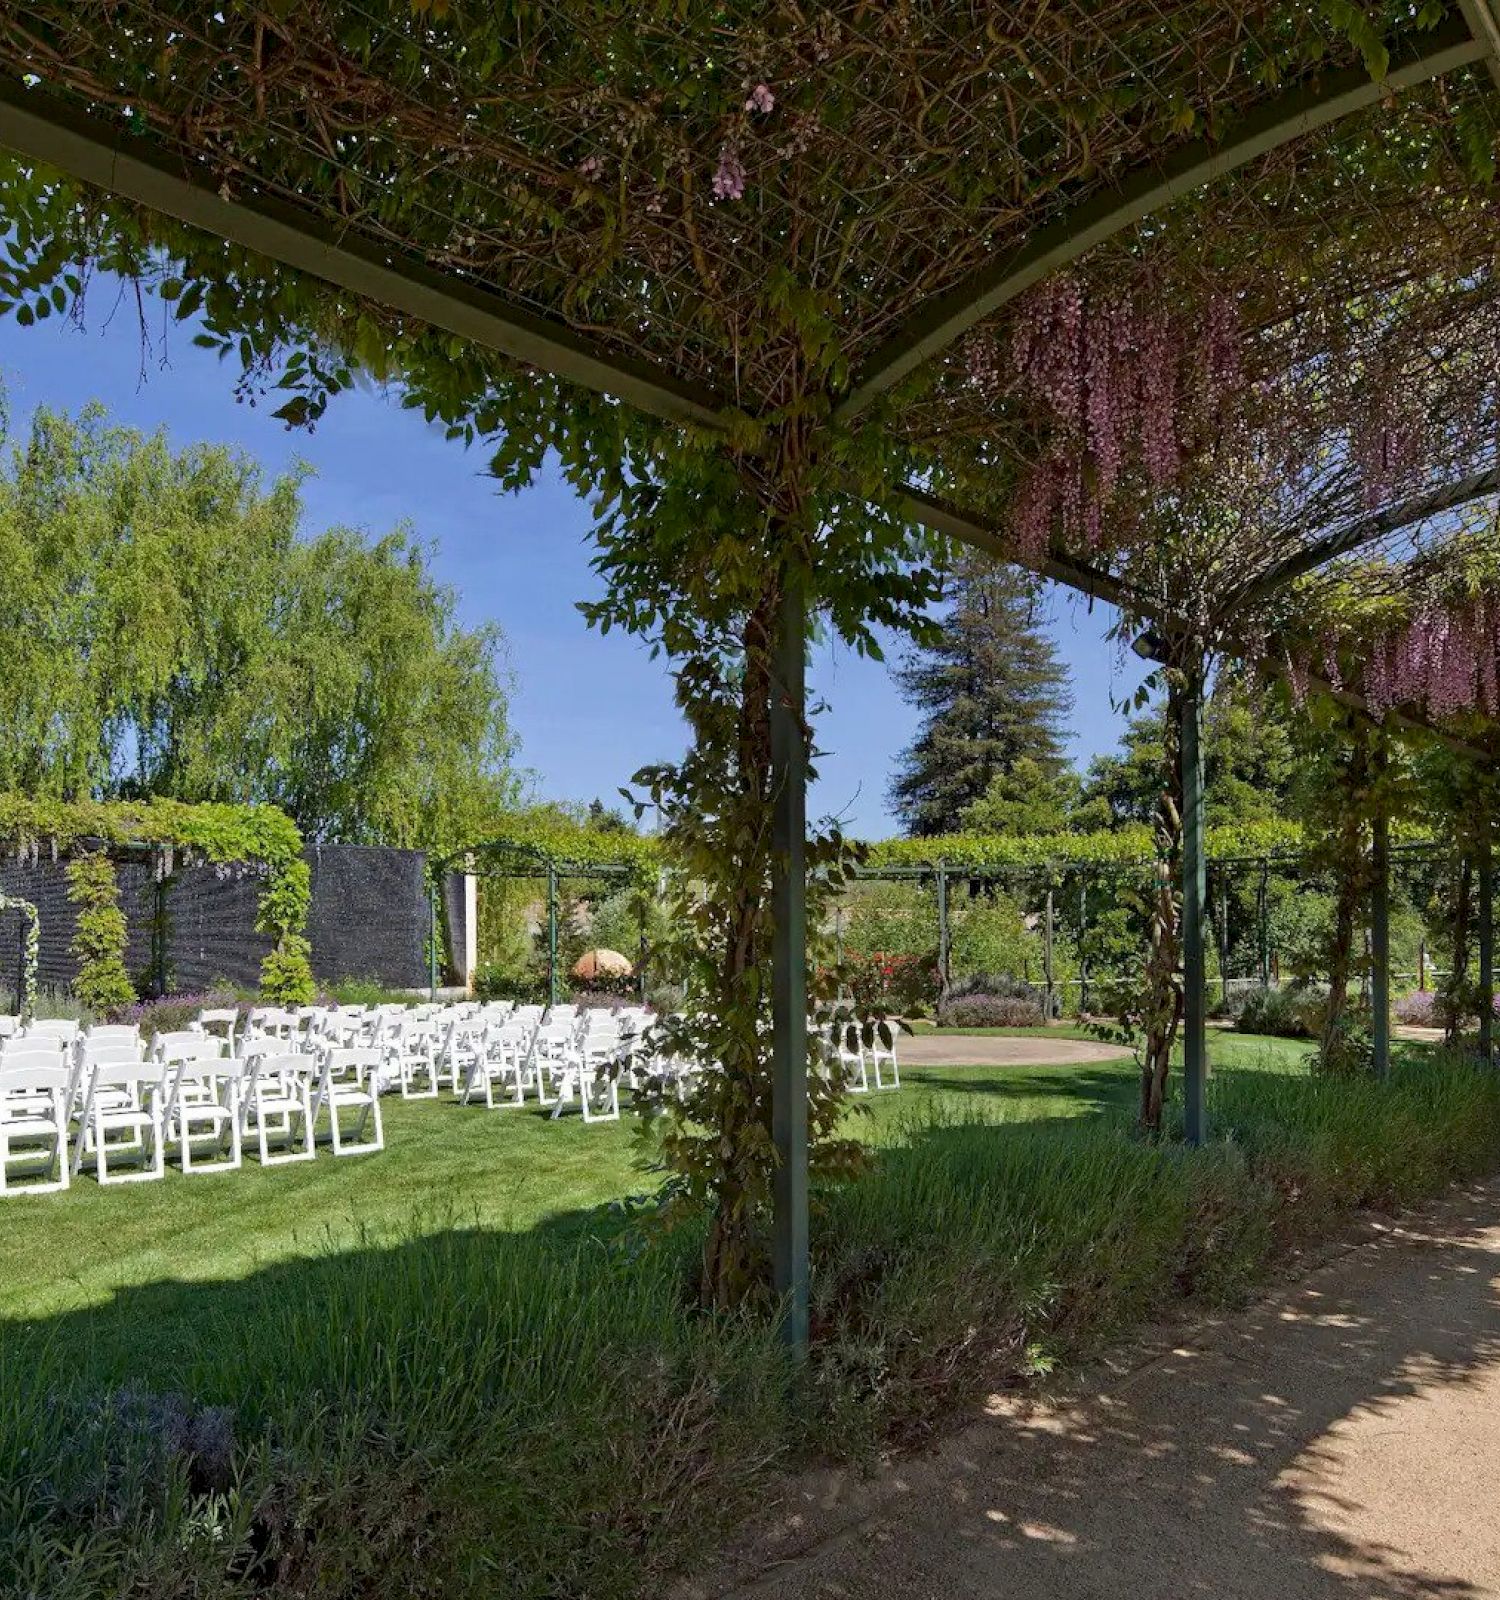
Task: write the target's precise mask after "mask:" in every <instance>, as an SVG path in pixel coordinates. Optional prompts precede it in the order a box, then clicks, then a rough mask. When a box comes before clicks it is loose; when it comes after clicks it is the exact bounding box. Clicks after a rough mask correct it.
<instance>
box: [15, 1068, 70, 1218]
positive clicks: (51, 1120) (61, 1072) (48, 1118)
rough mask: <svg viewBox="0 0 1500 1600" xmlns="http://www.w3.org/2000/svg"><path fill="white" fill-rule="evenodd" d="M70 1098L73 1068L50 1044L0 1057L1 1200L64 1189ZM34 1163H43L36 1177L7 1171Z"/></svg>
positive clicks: (67, 1172) (66, 1182) (67, 1167)
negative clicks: (18, 1195)
mask: <svg viewBox="0 0 1500 1600" xmlns="http://www.w3.org/2000/svg"><path fill="white" fill-rule="evenodd" d="M71 1095H72V1068H71V1067H70V1066H69V1064H68V1063H67V1062H66V1061H64V1059H63V1058H62V1055H61V1054H60V1053H59V1051H58V1050H57V1048H56V1047H55V1045H53V1044H52V1043H51V1042H50V1041H44V1042H42V1043H40V1044H38V1045H37V1046H36V1047H34V1048H32V1049H30V1050H28V1049H26V1048H24V1047H19V1048H18V1047H16V1046H11V1047H10V1048H8V1049H6V1050H5V1051H4V1053H3V1054H0V1195H6V1194H52V1193H55V1192H56V1191H57V1190H59V1189H66V1188H67V1187H68V1182H69V1180H70V1178H71V1177H72V1173H71V1170H70V1167H69V1162H68V1119H69V1116H70V1097H71ZM18 1147H19V1148H18ZM38 1161H44V1162H45V1165H44V1166H43V1168H42V1176H41V1177H36V1176H35V1175H28V1174H26V1173H25V1172H23V1173H20V1174H15V1175H13V1174H12V1173H11V1171H10V1167H11V1164H12V1162H15V1163H17V1164H19V1165H21V1166H22V1167H30V1166H31V1165H32V1164H33V1163H35V1162H38ZM18 1179H20V1180H22V1181H17V1180H18Z"/></svg>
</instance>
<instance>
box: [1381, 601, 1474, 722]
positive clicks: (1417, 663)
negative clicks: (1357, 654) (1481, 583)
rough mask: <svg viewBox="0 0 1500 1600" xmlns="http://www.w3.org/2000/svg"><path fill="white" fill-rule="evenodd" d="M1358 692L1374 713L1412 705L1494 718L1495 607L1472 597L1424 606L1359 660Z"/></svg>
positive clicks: (1438, 713)
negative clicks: (1361, 672)
mask: <svg viewBox="0 0 1500 1600" xmlns="http://www.w3.org/2000/svg"><path fill="white" fill-rule="evenodd" d="M1364 693H1365V698H1366V699H1367V700H1368V701H1369V702H1370V705H1371V707H1372V709H1374V710H1375V711H1377V712H1385V711H1389V710H1391V709H1392V708H1393V707H1396V706H1403V705H1416V706H1423V707H1425V708H1426V709H1427V711H1428V712H1430V713H1431V714H1432V715H1433V716H1437V717H1450V716H1453V715H1455V714H1456V713H1458V712H1463V711H1474V710H1481V711H1484V712H1486V713H1488V714H1489V715H1490V716H1496V715H1500V603H1497V602H1496V601H1495V600H1493V599H1491V598H1490V597H1489V596H1487V595H1478V596H1476V597H1474V598H1472V599H1467V600H1463V601H1460V602H1459V603H1458V604H1456V605H1454V606H1451V607H1447V608H1444V607H1440V606H1427V607H1424V608H1423V609H1422V610H1421V611H1419V612H1418V613H1417V615H1416V616H1415V617H1413V618H1412V619H1411V621H1410V622H1408V623H1407V624H1406V625H1405V626H1404V627H1402V628H1400V629H1399V630H1397V631H1396V632H1394V633H1392V634H1389V635H1387V636H1386V637H1385V638H1377V639H1376V640H1375V641H1374V642H1373V644H1372V645H1371V646H1370V649H1369V653H1368V655H1367V656H1366V658H1365V663H1364Z"/></svg>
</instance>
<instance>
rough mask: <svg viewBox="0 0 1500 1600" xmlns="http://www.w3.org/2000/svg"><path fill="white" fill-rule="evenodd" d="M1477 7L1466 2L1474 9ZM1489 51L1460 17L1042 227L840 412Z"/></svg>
mask: <svg viewBox="0 0 1500 1600" xmlns="http://www.w3.org/2000/svg"><path fill="white" fill-rule="evenodd" d="M1469 4H1470V0H1465V8H1466V10H1467V9H1468V7H1469ZM1490 48H1491V46H1490V44H1489V43H1488V42H1487V41H1486V42H1481V41H1480V40H1479V39H1476V38H1475V37H1474V35H1473V34H1472V33H1470V31H1469V29H1468V27H1467V26H1466V25H1465V23H1464V22H1463V20H1461V19H1457V18H1455V19H1453V20H1452V21H1450V22H1448V23H1446V24H1444V25H1443V26H1442V27H1440V28H1437V29H1434V30H1433V32H1432V33H1431V35H1430V36H1429V37H1428V39H1427V40H1426V41H1425V42H1424V44H1423V46H1422V47H1421V49H1420V50H1419V51H1418V53H1417V54H1415V55H1413V56H1410V57H1408V58H1407V59H1405V60H1403V61H1396V62H1392V64H1391V67H1390V70H1389V71H1388V72H1387V73H1386V76H1385V77H1384V79H1382V80H1379V81H1377V80H1375V79H1373V78H1371V77H1370V75H1369V73H1368V72H1366V71H1365V70H1364V69H1363V68H1358V67H1355V68H1349V69H1346V70H1345V71H1342V72H1331V73H1328V74H1327V75H1326V76H1324V77H1322V78H1319V79H1317V80H1315V81H1314V82H1312V83H1310V84H1301V85H1299V86H1298V87H1297V88H1295V89H1293V90H1291V91H1289V92H1288V93H1286V94H1284V95H1280V96H1278V97H1277V98H1276V99H1274V100H1270V101H1268V102H1266V103H1265V104H1264V105H1262V106H1261V107H1259V108H1258V109H1257V110H1255V111H1253V112H1251V113H1250V115H1248V116H1247V117H1246V118H1245V119H1244V120H1243V121H1242V122H1241V123H1240V124H1239V126H1238V127H1237V128H1236V129H1235V130H1234V131H1233V132H1232V134H1231V135H1230V137H1229V138H1227V139H1225V140H1223V141H1222V142H1218V143H1214V142H1211V141H1208V140H1201V141H1198V142H1196V143H1194V144H1191V145H1188V146H1186V147H1184V148H1183V149H1181V150H1178V151H1175V152H1174V153H1173V154H1172V155H1171V156H1169V157H1168V158H1167V159H1166V160H1164V161H1160V162H1154V163H1152V164H1151V165H1150V166H1148V167H1145V168H1143V169H1142V170H1141V171H1138V172H1136V173H1134V174H1133V175H1132V176H1130V177H1128V178H1127V179H1125V180H1124V181H1123V182H1122V183H1120V184H1119V185H1118V186H1117V187H1115V188H1114V189H1112V190H1110V191H1108V192H1107V193H1105V194H1102V195H1100V196H1098V197H1096V198H1094V199H1090V200H1088V201H1086V202H1084V203H1083V204H1081V205H1080V206H1078V207H1077V208H1076V209H1075V210H1074V211H1073V212H1072V213H1071V214H1070V215H1068V216H1065V217H1063V218H1062V219H1061V220H1060V221H1059V222H1057V223H1055V224H1053V225H1052V226H1051V227H1048V228H1042V229H1040V230H1039V231H1038V232H1037V233H1036V234H1035V235H1034V236H1033V237H1032V238H1031V239H1030V240H1029V241H1028V242H1027V243H1026V244H1025V245H1023V246H1022V247H1021V249H1020V250H1018V251H1015V252H1013V253H1011V254H1009V255H1007V256H1005V257H1003V258H1002V259H1000V260H998V261H995V262H993V263H992V264H990V265H989V266H986V267H981V268H980V269H979V270H978V271H977V272H974V273H972V274H970V276H969V277H967V278H965V279H964V280H963V281H962V282H960V283H959V284H958V285H957V286H956V287H954V288H952V289H950V290H949V291H948V292H947V293H945V294H942V295H939V296H937V297H936V298H935V299H933V300H931V301H929V302H928V303H927V304H926V305H925V306H923V307H921V308H920V309H919V310H918V311H917V312H916V313H915V314H914V315H913V316H912V318H911V319H910V320H909V321H908V322H907V324H906V325H905V327H903V328H901V329H900V330H899V331H898V332H897V333H896V334H895V335H893V337H892V338H891V339H890V340H888V341H887V343H886V344H885V345H884V346H882V348H881V349H879V350H877V351H876V352H875V354H874V355H873V356H872V357H871V359H870V361H869V362H868V363H867V364H866V366H865V367H864V369H863V370H862V371H861V373H860V375H859V377H858V378H857V379H856V381H855V384H854V387H853V389H852V390H851V391H850V393H849V394H848V395H847V396H846V397H845V399H844V400H843V401H842V402H841V403H840V404H839V406H838V407H837V408H836V410H835V411H834V416H835V417H836V418H838V419H840V420H847V419H848V418H850V417H852V416H855V415H856V414H858V413H859V412H860V411H863V410H864V409H865V407H866V406H868V405H869V404H870V403H871V402H872V401H873V400H875V399H876V398H877V397H878V396H879V395H881V394H883V393H884V392H885V391H886V390H887V389H889V388H891V387H892V385H894V384H896V383H899V382H900V381H901V379H902V378H904V377H906V375H907V374H908V373H910V372H912V371H913V370H915V369H916V368H917V367H919V366H921V365H922V363H923V362H925V361H928V360H930V359H931V358H932V357H933V356H935V355H937V354H939V353H940V352H941V351H943V350H945V349H946V348H947V347H948V346H949V345H951V344H952V343H953V342H954V341H955V340H956V339H959V338H961V337H962V336H963V335H964V334H965V333H967V332H968V330H969V329H970V328H972V327H974V326H975V324H976V323H979V322H982V321H983V320H984V319H985V318H986V317H988V316H990V315H992V314H993V313H994V312H996V311H998V310H999V309H1000V308H1001V307H1002V306H1003V305H1005V304H1006V303H1007V302H1008V301H1011V300H1014V299H1015V298H1016V296H1017V295H1019V294H1023V293H1024V292H1025V291H1026V290H1027V289H1029V288H1031V287H1032V286H1033V285H1034V284H1037V283H1040V282H1041V280H1042V279H1043V278H1045V277H1046V276H1047V275H1048V274H1049V273H1052V272H1055V271H1056V270H1057V269H1058V268H1059V267H1064V266H1067V265H1068V264H1069V263H1070V262H1072V261H1076V260H1077V259H1078V258H1079V257H1080V256H1082V255H1083V254H1084V253H1085V252H1086V251H1089V250H1092V249H1093V248H1094V247H1095V246H1096V245H1099V244H1103V243H1104V241H1105V240H1107V239H1111V238H1113V237H1114V236H1115V235H1116V234H1118V233H1121V232H1123V231H1124V230H1125V229H1126V228H1128V227H1130V226H1131V225H1132V224H1134V223H1137V222H1140V221H1142V220H1144V219H1145V218H1146V217H1149V216H1150V215H1151V214H1152V213H1153V212H1157V211H1160V210H1162V209H1163V208H1164V207H1166V206H1169V205H1171V204H1172V203H1173V202H1174V201H1177V200H1180V199H1182V198H1183V197H1184V196H1186V195H1189V194H1191V193H1192V192H1193V191H1194V190H1197V189H1201V188H1202V187H1203V186H1204V185H1205V184H1208V183H1212V182H1213V181H1214V180H1215V179H1216V178H1222V177H1224V176H1225V175H1226V174H1227V173H1230V172H1233V171H1235V170H1236V169H1237V168H1239V167H1243V166H1246V165H1248V164H1249V163H1250V162H1252V161H1255V160H1258V159H1259V158H1260V157H1261V156H1263V155H1267V154H1268V153H1269V152H1271V151H1272V150H1275V149H1278V148H1279V147H1280V146H1282V145H1284V144H1289V143H1291V142H1292V141H1293V140H1294V139H1300V138H1302V137H1303V136H1304V135H1306V134H1309V133H1313V132H1315V131H1316V130H1317V129H1319V128H1324V127H1327V126H1328V125H1329V124H1330V123H1334V122H1337V121H1339V120H1340V119H1341V118H1343V117H1347V116H1350V115H1352V114H1353V113H1354V112H1357V111H1363V110H1365V109H1366V108H1367V107H1369V106H1372V105H1375V104H1377V103H1378V102H1379V101H1380V100H1382V99H1384V98H1385V97H1386V96H1387V95H1388V94H1389V93H1390V92H1391V91H1392V90H1396V89H1409V88H1412V87H1414V86H1415V85H1417V84H1419V83H1425V82H1426V81H1427V80H1428V79H1430V78H1436V77H1441V76H1442V75H1443V74H1445V73H1448V72H1454V71H1456V70H1457V69H1458V68H1460V67H1466V66H1470V65H1472V64H1473V63H1474V62H1476V61H1481V60H1483V59H1484V58H1485V57H1486V56H1487V55H1488V54H1489V52H1490Z"/></svg>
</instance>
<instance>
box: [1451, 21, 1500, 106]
mask: <svg viewBox="0 0 1500 1600" xmlns="http://www.w3.org/2000/svg"><path fill="white" fill-rule="evenodd" d="M1458 7H1459V10H1460V11H1462V12H1463V14H1464V21H1465V22H1466V23H1467V24H1468V25H1469V32H1470V33H1472V34H1473V35H1474V37H1475V39H1477V40H1478V41H1479V43H1480V44H1482V45H1483V46H1484V48H1485V53H1486V57H1487V59H1486V60H1485V66H1487V67H1488V68H1489V72H1490V76H1491V77H1492V78H1493V79H1494V80H1495V83H1496V85H1497V86H1500V8H1497V6H1496V5H1495V0H1458Z"/></svg>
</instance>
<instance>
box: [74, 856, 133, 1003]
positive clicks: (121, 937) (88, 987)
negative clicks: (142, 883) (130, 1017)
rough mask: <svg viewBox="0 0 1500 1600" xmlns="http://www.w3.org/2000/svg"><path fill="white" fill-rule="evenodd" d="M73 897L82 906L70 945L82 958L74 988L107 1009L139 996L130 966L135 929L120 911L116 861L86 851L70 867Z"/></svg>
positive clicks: (81, 999) (86, 999)
mask: <svg viewBox="0 0 1500 1600" xmlns="http://www.w3.org/2000/svg"><path fill="white" fill-rule="evenodd" d="M67 880H68V899H69V900H70V901H71V902H72V903H73V904H74V905H75V906H77V907H78V922H77V926H76V928H75V930H74V933H73V939H72V942H71V943H70V944H69V946H68V950H69V953H70V954H71V955H72V956H73V957H74V958H75V959H76V960H77V962H78V976H77V977H76V978H75V979H74V980H73V992H74V994H75V995H77V997H78V1000H79V1003H80V1004H82V1005H84V1006H87V1007H88V1008H89V1009H90V1010H91V1011H107V1010H109V1009H110V1008H111V1007H113V1006H122V1005H128V1004H129V1003H130V1002H131V1001H132V1000H134V999H135V985H134V984H133V983H132V982H131V981H130V974H129V973H128V972H127V971H126V970H125V949H126V945H127V943H128V941H129V937H130V935H129V929H128V927H127V926H126V922H125V913H124V912H123V911H121V909H120V885H119V882H118V880H117V879H116V877H115V864H114V862H112V861H111V860H110V859H109V857H108V856H107V855H105V854H104V852H103V851H102V850H90V851H84V852H81V853H80V854H78V855H76V856H74V857H73V859H72V860H71V861H69V862H68V866H67Z"/></svg>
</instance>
